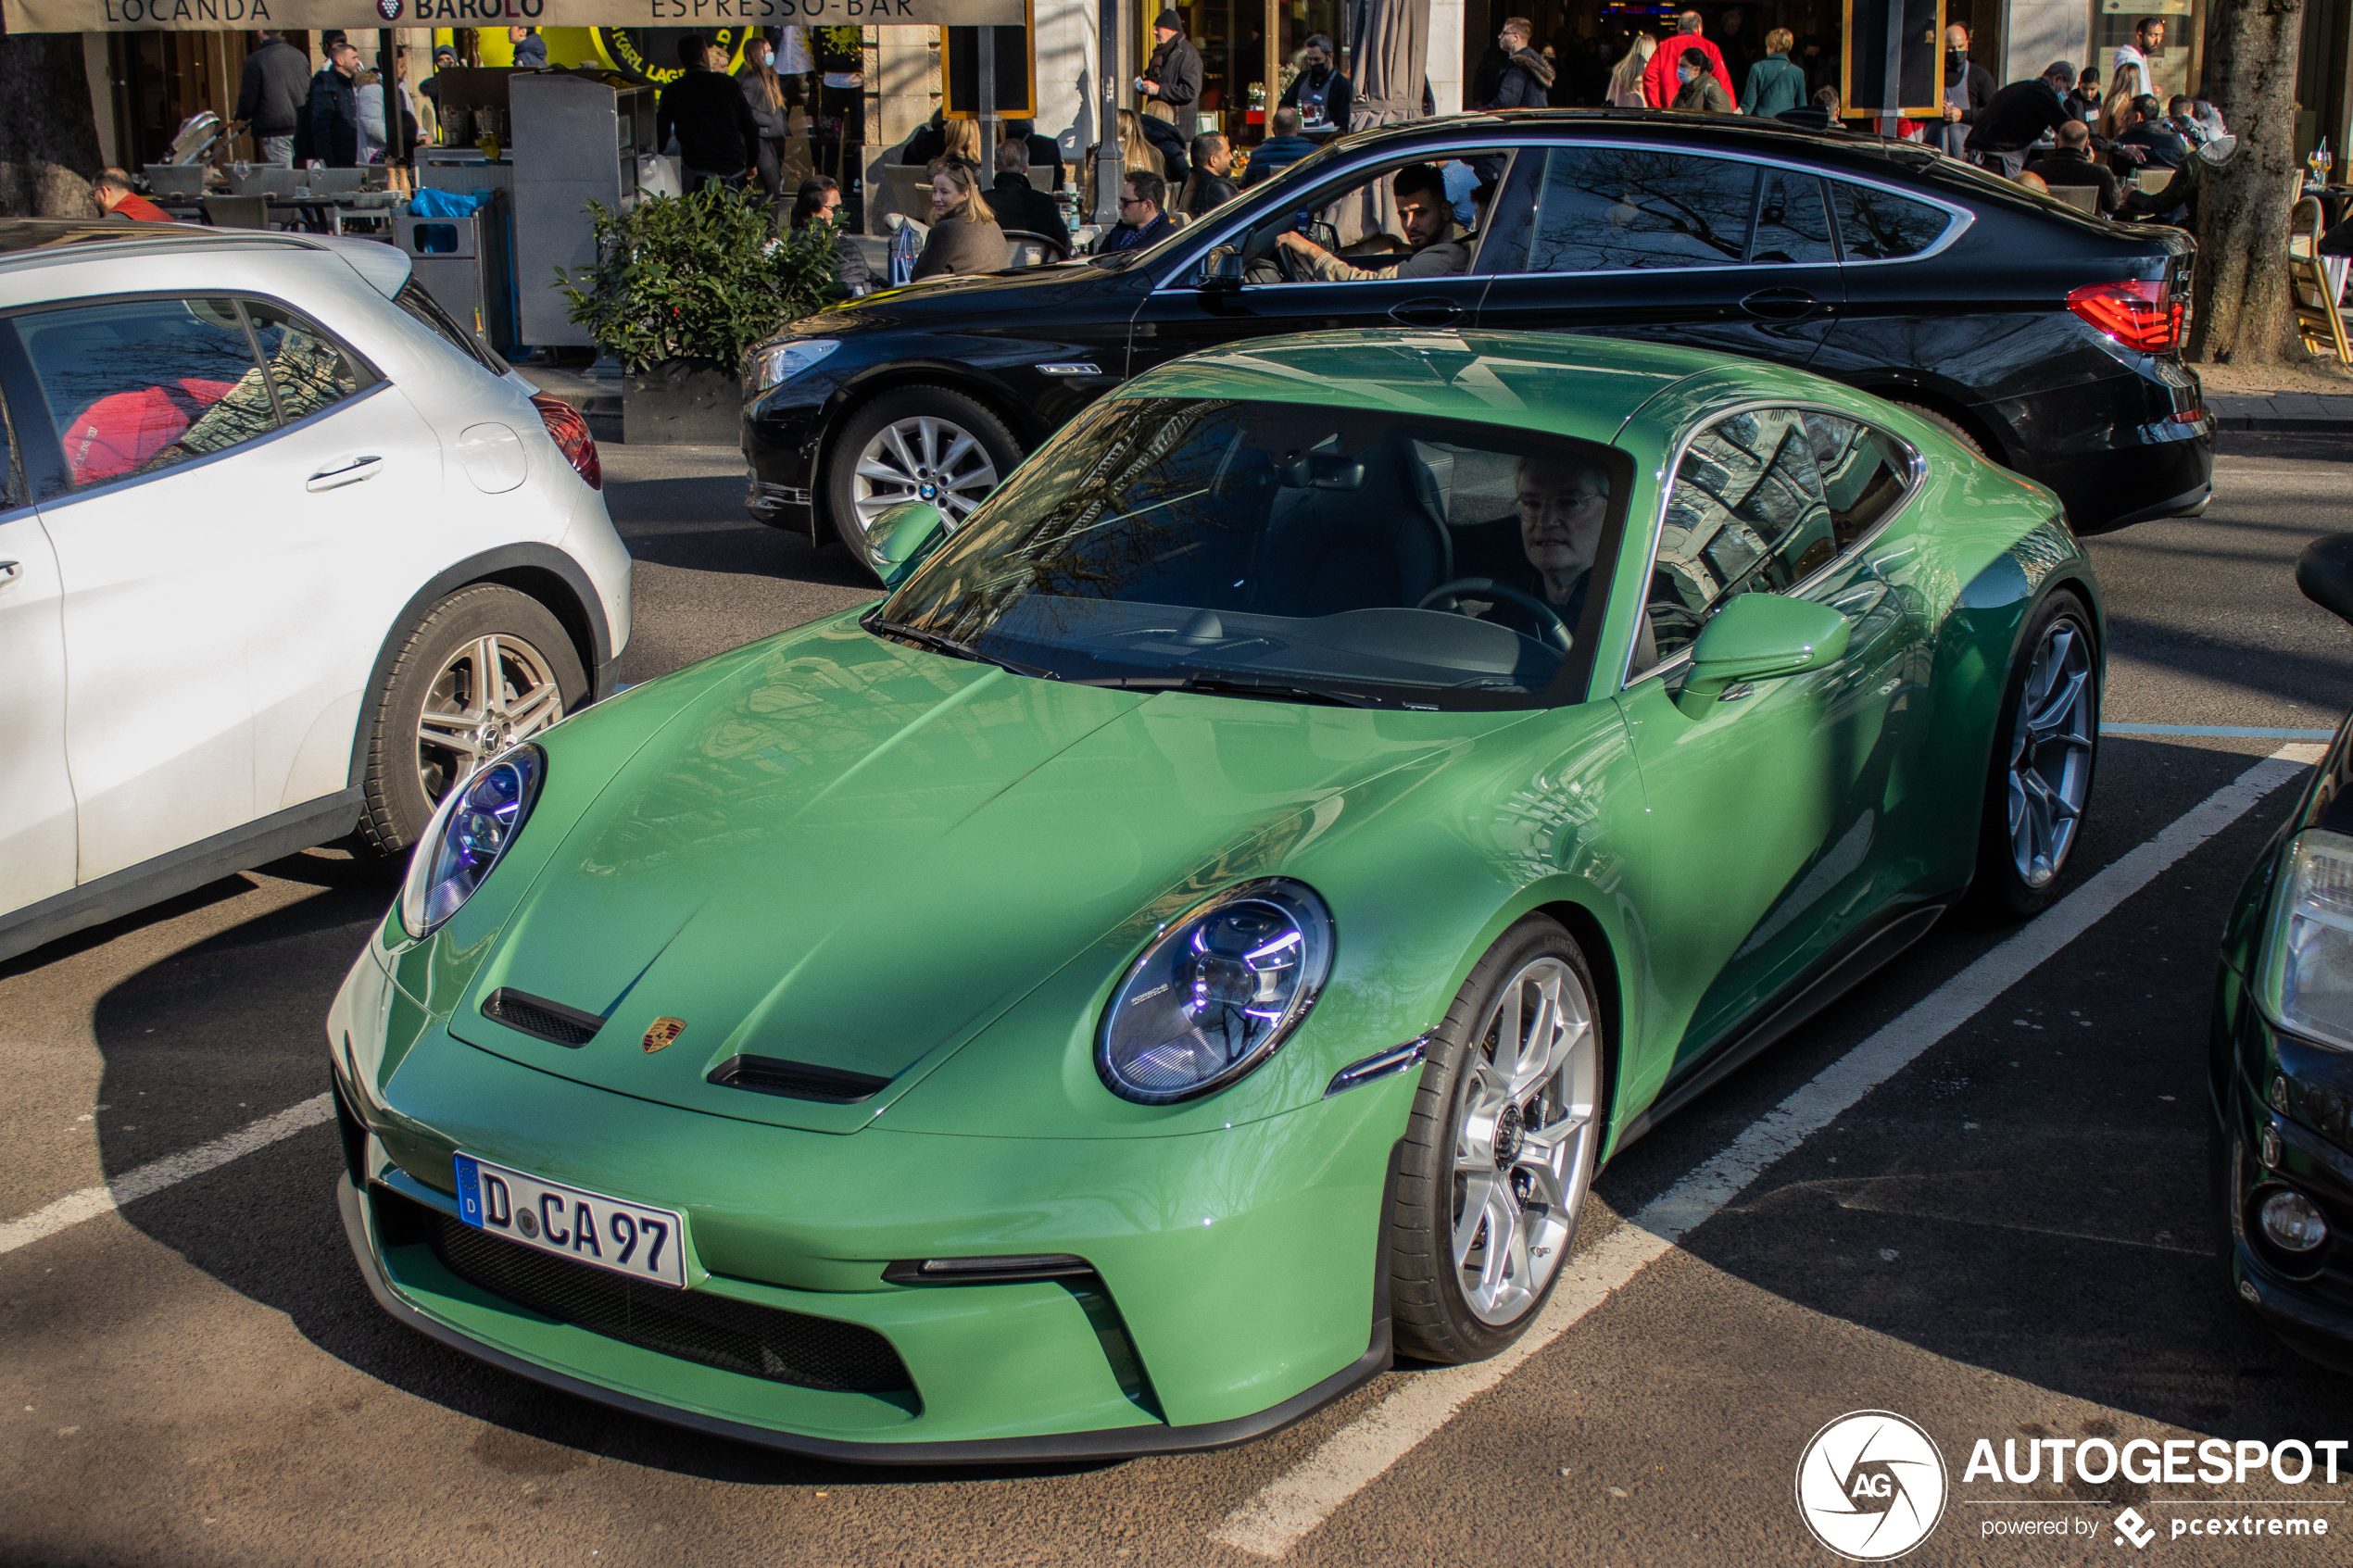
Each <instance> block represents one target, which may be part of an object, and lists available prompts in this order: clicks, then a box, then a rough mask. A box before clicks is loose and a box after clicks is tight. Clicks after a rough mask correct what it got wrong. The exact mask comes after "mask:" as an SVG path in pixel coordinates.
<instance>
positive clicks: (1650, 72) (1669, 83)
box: [1642, 11, 1733, 109]
mask: <svg viewBox="0 0 2353 1568" xmlns="http://www.w3.org/2000/svg"><path fill="white" fill-rule="evenodd" d="M1675 29H1676V31H1675V36H1674V37H1672V38H1669V39H1667V41H1666V42H1665V43H1663V44H1659V46H1658V50H1657V52H1656V53H1655V54H1654V55H1652V56H1651V63H1650V65H1649V67H1648V69H1645V70H1644V71H1643V72H1642V95H1643V96H1644V97H1646V98H1648V99H1649V100H1650V106H1651V107H1653V108H1655V109H1663V108H1666V107H1668V106H1669V105H1670V104H1672V103H1673V102H1674V101H1675V95H1676V94H1678V93H1679V92H1680V91H1681V90H1682V77H1681V76H1680V73H1679V72H1678V71H1677V70H1676V69H1675V68H1676V66H1677V65H1678V64H1679V63H1680V61H1681V60H1682V58H1683V56H1685V55H1689V56H1692V58H1693V59H1695V60H1697V61H1699V62H1700V63H1701V65H1702V66H1703V67H1704V68H1705V69H1706V70H1707V71H1708V72H1709V74H1711V75H1713V76H1714V77H1715V78H1716V80H1717V81H1718V82H1721V83H1723V86H1724V96H1725V97H1726V98H1730V97H1731V95H1732V91H1733V89H1732V74H1731V72H1730V71H1728V70H1726V69H1724V56H1722V55H1721V54H1719V53H1718V51H1717V48H1716V45H1715V44H1711V43H1709V42H1708V41H1707V40H1706V39H1705V38H1704V37H1702V36H1701V35H1700V29H1701V23H1700V16H1699V13H1698V12H1697V11H1685V12H1684V13H1683V14H1682V15H1681V16H1680V17H1678V18H1676V19H1675Z"/></svg>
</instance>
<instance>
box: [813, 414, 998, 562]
mask: <svg viewBox="0 0 2353 1568" xmlns="http://www.w3.org/2000/svg"><path fill="white" fill-rule="evenodd" d="M996 488H997V464H996V462H995V460H994V459H992V458H990V457H989V456H988V447H986V446H983V445H981V444H980V439H979V437H977V436H975V435H974V434H973V433H972V432H970V431H968V430H966V429H965V428H964V427H963V426H962V425H960V424H958V423H956V421H955V420H943V419H941V418H939V417H938V416H937V415H936V414H916V415H912V416H911V417H909V418H907V419H903V420H895V421H893V422H892V423H890V424H887V425H885V426H883V427H882V429H880V430H878V431H876V432H875V436H874V439H873V440H871V441H869V442H867V443H866V449H865V450H864V451H862V452H861V453H859V454H858V465H857V468H856V469H855V470H854V471H853V472H852V474H851V478H850V492H849V494H850V499H851V501H852V503H853V504H854V505H855V506H856V507H857V508H858V533H859V536H860V537H861V538H863V537H864V536H865V534H866V533H868V532H869V531H870V530H872V529H873V527H874V526H875V519H877V518H879V517H881V516H882V514H883V513H884V512H885V511H887V510H888V509H889V508H892V507H896V506H899V505H900V504H901V503H902V502H906V501H928V502H930V503H931V504H932V505H933V506H935V507H937V508H939V516H940V521H943V522H945V523H946V524H947V525H948V526H949V527H950V529H954V528H957V527H960V526H961V525H962V524H963V521H964V519H966V518H968V517H970V516H971V515H972V511H973V508H975V507H977V506H978V505H980V503H981V502H982V501H983V500H985V499H986V498H987V497H988V493H989V492H990V491H991V490H994V489H996Z"/></svg>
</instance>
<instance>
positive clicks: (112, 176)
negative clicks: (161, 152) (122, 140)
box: [90, 169, 172, 223]
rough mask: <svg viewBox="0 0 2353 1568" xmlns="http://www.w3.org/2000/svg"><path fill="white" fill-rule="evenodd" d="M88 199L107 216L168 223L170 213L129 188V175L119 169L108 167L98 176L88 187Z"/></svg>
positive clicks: (144, 221) (170, 218) (170, 219)
mask: <svg viewBox="0 0 2353 1568" xmlns="http://www.w3.org/2000/svg"><path fill="white" fill-rule="evenodd" d="M90 199H91V200H93V201H94V202H96V203H97V204H98V210H99V211H100V212H103V213H105V214H106V215H107V217H108V218H128V219H132V220H137V221H139V222H143V223H169V222H171V221H172V217H171V214H170V213H168V212H166V211H164V209H163V208H161V207H157V205H156V204H155V203H153V202H151V201H149V200H148V199H147V198H146V197H145V196H143V195H141V194H139V193H138V192H136V191H134V190H132V188H131V176H130V175H128V174H125V173H124V172H123V171H122V170H121V169H107V171H106V172H105V173H104V174H101V175H99V176H98V182H97V183H96V184H94V185H93V186H91V187H90Z"/></svg>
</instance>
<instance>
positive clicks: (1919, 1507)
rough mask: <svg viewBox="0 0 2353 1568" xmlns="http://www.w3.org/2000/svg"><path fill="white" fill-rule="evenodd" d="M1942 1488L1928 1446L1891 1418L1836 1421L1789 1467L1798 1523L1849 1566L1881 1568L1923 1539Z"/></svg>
mask: <svg viewBox="0 0 2353 1568" xmlns="http://www.w3.org/2000/svg"><path fill="white" fill-rule="evenodd" d="M1949 1489H1950V1486H1949V1483H1948V1480H1947V1477H1946V1475H1945V1473H1944V1455H1943V1454H1941V1453H1939V1452H1938V1451H1937V1449H1936V1444H1935V1442H1934V1441H1933V1440H1932V1439H1931V1437H1930V1436H1929V1435H1928V1434H1927V1433H1926V1432H1923V1431H1922V1430H1920V1428H1919V1425H1917V1424H1915V1423H1913V1422H1910V1421H1907V1420H1906V1419H1905V1418H1904V1417H1902V1416H1900V1415H1897V1414H1895V1413H1894V1412H1893V1411H1851V1412H1849V1413H1848V1414H1845V1415H1843V1416H1840V1417H1839V1418H1838V1419H1837V1420H1836V1421H1833V1422H1831V1424H1829V1425H1827V1426H1825V1427H1823V1428H1822V1429H1821V1430H1820V1431H1819V1432H1817V1433H1815V1434H1814V1438H1813V1441H1811V1442H1809V1443H1807V1444H1806V1452H1805V1453H1804V1454H1803V1455H1802V1456H1801V1457H1800V1458H1799V1460H1798V1461H1797V1512H1798V1514H1799V1516H1800V1517H1802V1518H1803V1519H1804V1520H1805V1521H1806V1528H1807V1529H1809V1530H1811V1531H1813V1532H1814V1538H1815V1539H1817V1540H1818V1541H1820V1542H1821V1543H1822V1544H1823V1545H1824V1546H1826V1547H1828V1548H1830V1549H1831V1550H1832V1551H1834V1552H1836V1553H1838V1555H1839V1556H1841V1557H1843V1558H1845V1559H1846V1560H1847V1561H1849V1562H1886V1561H1887V1560H1888V1559H1890V1558H1894V1557H1901V1556H1903V1555H1904V1554H1905V1553H1906V1552H1907V1551H1909V1550H1911V1549H1913V1548H1914V1547H1916V1546H1918V1545H1919V1544H1920V1543H1921V1542H1922V1541H1924V1540H1926V1539H1928V1537H1929V1533H1930V1532H1931V1531H1932V1530H1934V1529H1935V1528H1936V1522H1937V1521H1938V1520H1939V1519H1942V1518H1943V1517H1944V1501H1945V1497H1946V1494H1947V1493H1948V1491H1949Z"/></svg>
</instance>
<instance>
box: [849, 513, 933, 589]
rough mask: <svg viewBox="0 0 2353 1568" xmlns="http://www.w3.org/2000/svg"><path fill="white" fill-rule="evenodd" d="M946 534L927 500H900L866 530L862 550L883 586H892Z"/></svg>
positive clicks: (910, 574)
mask: <svg viewBox="0 0 2353 1568" xmlns="http://www.w3.org/2000/svg"><path fill="white" fill-rule="evenodd" d="M947 537H948V525H947V522H946V521H945V520H944V519H942V518H941V517H940V515H939V508H937V507H935V506H933V505H932V504H931V503H930V502H928V501H902V502H900V504H899V505H898V506H895V507H893V508H890V509H889V510H888V511H887V512H885V513H883V514H882V515H881V516H880V517H878V518H876V519H875V525H874V526H873V527H872V528H870V529H868V530H867V531H866V553H867V555H868V556H870V557H872V558H873V559H874V563H875V571H877V572H879V573H881V574H882V580H883V586H884V587H886V588H896V587H898V586H899V584H900V583H904V582H905V581H907V579H908V578H909V577H910V576H912V575H913V573H914V571H915V568H916V567H918V566H920V565H922V564H923V559H924V558H925V556H927V555H929V554H931V549H932V546H934V545H936V544H937V543H938V542H939V541H940V540H942V539H945V538H947Z"/></svg>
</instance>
